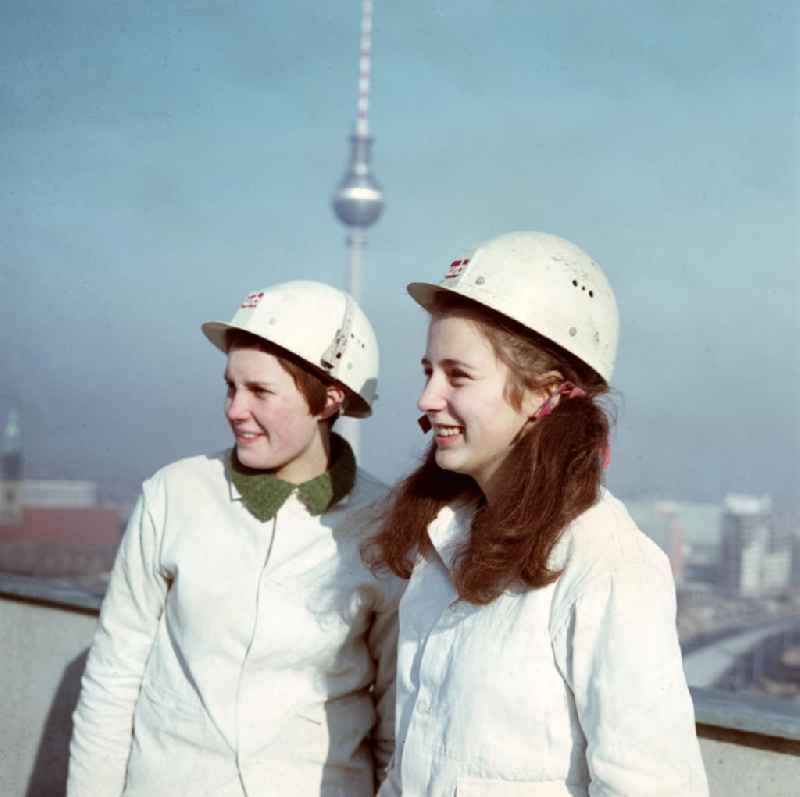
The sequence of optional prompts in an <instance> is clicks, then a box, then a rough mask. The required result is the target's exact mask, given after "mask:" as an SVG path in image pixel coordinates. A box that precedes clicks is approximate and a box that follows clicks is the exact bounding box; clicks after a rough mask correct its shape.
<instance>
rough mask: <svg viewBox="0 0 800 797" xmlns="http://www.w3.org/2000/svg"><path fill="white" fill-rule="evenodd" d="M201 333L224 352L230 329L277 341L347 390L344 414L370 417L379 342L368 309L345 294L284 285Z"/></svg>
mask: <svg viewBox="0 0 800 797" xmlns="http://www.w3.org/2000/svg"><path fill="white" fill-rule="evenodd" d="M202 329H203V333H204V334H205V336H206V337H207V338H208V339H209V340H210V341H211V342H212V343H213V344H214V345H215V346H216V347H217V348H218V349H221V350H222V351H226V350H227V349H226V342H225V333H226V332H227V331H228V330H231V329H239V330H243V331H245V332H249V333H250V334H252V335H256V336H257V337H259V338H263V339H264V340H267V341H269V342H270V343H274V344H276V345H277V346H279V347H280V348H282V349H285V350H286V351H288V352H290V353H292V354H294V355H296V356H297V357H300V358H301V359H302V360H304V361H305V362H306V363H308V364H309V365H311V366H313V368H314V369H315V370H316V371H318V372H320V373H321V374H324V375H327V376H329V377H331V378H332V379H335V380H336V381H337V382H340V383H341V384H342V385H343V386H344V388H345V389H346V390H345V392H346V394H347V400H346V401H345V405H344V408H343V410H342V414H343V415H350V416H352V417H355V418H366V417H368V416H369V415H370V414H371V413H372V402H373V401H374V400H375V398H376V396H377V389H378V366H379V355H378V341H377V339H376V337H375V332H374V331H373V329H372V325H371V324H370V322H369V319H368V318H367V316H366V315H365V314H364V311H363V310H362V309H361V308H360V307H359V306H358V304H356V301H355V300H354V299H353V298H352V297H351V296H350V295H349V294H347V293H345V292H344V291H340V290H338V289H337V288H334V287H332V286H330V285H326V284H324V283H322V282H313V281H310V280H295V281H293V282H284V283H280V284H278V285H273V286H271V287H269V288H264V289H263V290H259V291H253V292H252V293H248V294H247V296H245V297H244V299H243V300H242V303H241V304H240V305H239V309H238V310H237V311H236V313H235V314H234V316H233V318H232V319H231V321H230V323H225V322H223V321H207V322H206V323H205V324H203V326H202Z"/></svg>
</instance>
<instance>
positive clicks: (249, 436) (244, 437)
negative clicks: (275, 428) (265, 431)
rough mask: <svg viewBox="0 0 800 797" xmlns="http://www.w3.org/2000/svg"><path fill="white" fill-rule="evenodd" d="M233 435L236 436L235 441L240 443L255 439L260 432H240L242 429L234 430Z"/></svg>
mask: <svg viewBox="0 0 800 797" xmlns="http://www.w3.org/2000/svg"><path fill="white" fill-rule="evenodd" d="M233 435H234V437H235V438H236V440H237V442H242V443H250V442H252V441H253V440H257V439H258V438H259V437H261V436H262V435H261V432H242V431H234V433H233Z"/></svg>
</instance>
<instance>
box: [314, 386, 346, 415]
mask: <svg viewBox="0 0 800 797" xmlns="http://www.w3.org/2000/svg"><path fill="white" fill-rule="evenodd" d="M325 393H326V396H325V406H324V407H323V408H322V412H321V413H320V414H319V415H318V416H317V417H318V418H319V420H321V421H324V420H327V419H328V418H330V417H332V416H334V415H336V414H337V413H339V412H341V410H342V405H343V404H344V399H345V395H344V390H342V388H341V387H339V385H328V386H327V388H326V389H325Z"/></svg>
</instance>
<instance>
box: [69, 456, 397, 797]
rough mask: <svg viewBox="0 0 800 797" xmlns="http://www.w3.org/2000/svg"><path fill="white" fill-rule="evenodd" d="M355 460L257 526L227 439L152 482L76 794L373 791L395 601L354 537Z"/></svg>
mask: <svg viewBox="0 0 800 797" xmlns="http://www.w3.org/2000/svg"><path fill="white" fill-rule="evenodd" d="M383 494H384V487H383V485H381V484H380V483H379V482H377V481H375V480H374V479H372V478H371V477H370V476H368V475H366V474H365V473H364V472H363V471H359V472H358V475H357V478H356V483H355V486H354V488H353V490H352V492H351V493H350V495H349V496H347V497H346V498H344V499H343V500H342V501H340V502H339V503H338V504H337V505H336V506H334V507H333V508H332V509H331V510H329V511H328V512H326V513H325V514H323V515H320V516H316V517H315V516H312V515H311V514H310V513H309V511H308V510H307V509H306V507H305V506H304V505H303V504H302V502H300V501H299V500H298V499H297V497H296V495H294V494H292V495H290V497H289V498H288V499H287V500H286V502H285V504H284V505H283V506H282V507H281V509H280V510H279V511H278V513H277V515H276V517H275V518H274V519H272V520H269V521H266V522H263V523H262V522H260V521H258V520H257V519H256V518H255V517H253V516H252V515H251V514H250V512H248V510H247V509H246V508H245V506H244V505H243V503H242V500H241V496H240V495H239V493H238V491H237V490H236V487H235V486H234V484H233V483H232V482H231V481H230V479H229V472H228V468H227V453H225V454H220V455H217V456H200V457H193V458H191V459H185V460H181V461H180V462H177V463H174V464H172V465H169V466H167V467H166V468H164V469H162V470H161V471H159V472H158V473H157V474H156V475H155V476H153V477H152V478H151V479H149V480H148V481H147V482H145V484H144V487H143V493H142V497H141V498H140V500H139V502H138V504H137V506H136V508H135V510H134V512H133V515H132V517H131V520H130V523H129V525H128V529H127V531H126V533H125V536H124V539H123V541H122V544H121V547H120V550H119V553H118V556H117V560H116V562H115V565H114V569H113V572H112V575H111V580H110V583H109V586H108V591H107V593H106V597H105V600H104V601H103V606H102V610H101V613H100V621H99V626H98V630H97V633H96V636H95V639H94V642H93V644H92V648H91V652H90V654H89V658H88V662H87V665H86V671H85V674H84V676H83V682H82V691H81V697H80V701H79V704H78V707H77V709H76V711H75V715H74V732H73V737H72V743H71V750H70V767H69V779H68V788H67V793H68V795H69V797H117V796H118V795H122V794H124V795H125V797H161V795H163V796H164V797H167V796H168V797H178V795H190V796H191V797H202V796H203V795H209V796H210V795H214V797H223V796H224V797H242V795H246V796H247V797H268V796H269V795H280V796H281V797H284V796H285V795H312V794H313V795H321V797H372V795H374V793H375V788H376V787H375V777H376V773H377V772H378V771H379V770H380V769H381V768H382V767H384V768H385V765H386V763H387V761H388V759H389V757H390V755H391V752H392V748H393V736H394V733H393V731H394V716H393V709H394V706H393V703H394V689H393V680H394V665H395V656H396V636H397V624H396V621H397V611H396V609H397V603H398V601H399V597H400V592H401V590H402V585H404V582H402V581H400V580H399V579H396V578H394V577H391V578H389V577H387V578H385V579H376V578H375V577H373V575H372V574H371V573H370V572H369V571H368V570H367V569H366V568H365V567H364V566H363V565H362V563H361V560H360V557H359V544H360V542H361V541H362V539H363V536H364V534H366V533H368V531H370V530H371V528H370V524H371V522H372V518H373V515H372V511H371V510H370V509H369V508H368V506H369V504H370V503H371V502H373V501H374V500H375V499H377V498H379V497H380V496H382V495H383Z"/></svg>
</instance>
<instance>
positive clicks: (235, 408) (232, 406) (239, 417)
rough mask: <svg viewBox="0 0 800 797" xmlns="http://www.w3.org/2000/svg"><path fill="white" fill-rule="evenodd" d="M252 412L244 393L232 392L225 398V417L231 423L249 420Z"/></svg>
mask: <svg viewBox="0 0 800 797" xmlns="http://www.w3.org/2000/svg"><path fill="white" fill-rule="evenodd" d="M249 414H250V411H249V409H248V406H247V398H246V396H245V394H244V392H243V391H240V390H233V389H232V390H231V391H230V392H229V393H228V395H227V397H226V398H225V417H226V418H227V419H228V422H229V423H236V422H237V421H244V420H247V418H248V417H249Z"/></svg>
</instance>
